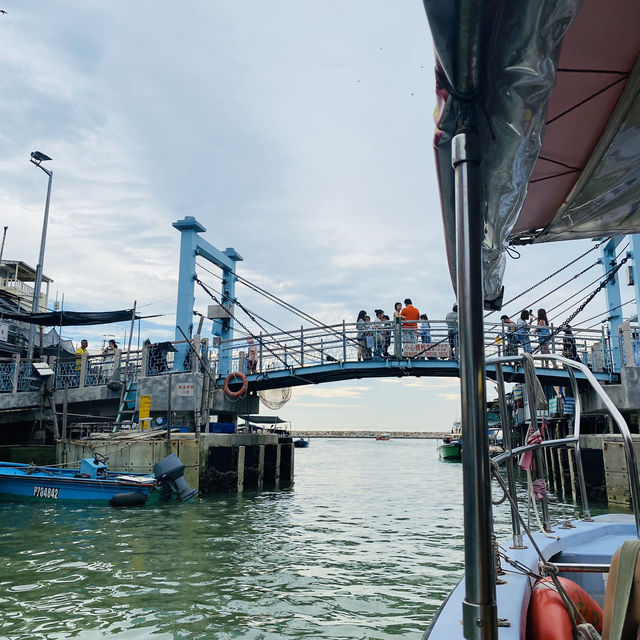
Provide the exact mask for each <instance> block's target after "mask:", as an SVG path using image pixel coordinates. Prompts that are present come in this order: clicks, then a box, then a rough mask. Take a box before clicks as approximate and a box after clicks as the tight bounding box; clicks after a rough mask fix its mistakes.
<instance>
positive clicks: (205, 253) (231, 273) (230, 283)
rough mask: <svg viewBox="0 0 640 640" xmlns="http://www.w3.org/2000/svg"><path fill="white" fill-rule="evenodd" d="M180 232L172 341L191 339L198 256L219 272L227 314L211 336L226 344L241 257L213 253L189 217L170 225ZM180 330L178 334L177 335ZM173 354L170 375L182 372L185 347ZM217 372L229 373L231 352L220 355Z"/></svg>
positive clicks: (229, 252) (229, 251)
mask: <svg viewBox="0 0 640 640" xmlns="http://www.w3.org/2000/svg"><path fill="white" fill-rule="evenodd" d="M173 226H174V227H175V228H176V229H177V230H178V231H180V268H179V276H178V303H177V309H176V331H175V339H176V341H180V340H184V336H183V335H182V332H184V335H186V336H187V337H188V338H191V337H192V336H191V334H192V332H193V305H194V301H195V298H194V283H195V281H196V278H197V276H196V257H197V256H202V257H203V258H204V259H205V260H208V261H209V262H211V263H212V264H214V265H216V266H217V267H220V269H222V299H221V301H220V302H221V304H222V307H224V308H225V309H226V311H227V312H228V313H227V314H226V315H227V317H225V318H220V319H217V320H215V321H214V325H213V334H214V336H215V337H217V338H219V339H220V340H230V339H231V338H232V337H233V305H234V303H235V285H236V262H239V261H240V260H242V256H241V255H240V254H239V253H238V252H237V251H236V250H235V249H233V248H231V247H229V248H227V249H225V250H224V251H220V250H219V249H216V248H215V247H214V246H213V245H212V244H210V243H209V242H207V241H206V240H204V239H203V238H201V237H200V236H199V235H198V234H199V233H203V232H204V231H206V228H205V227H204V226H203V225H202V224H200V223H199V222H198V221H197V220H196V219H195V218H194V217H193V216H185V217H184V218H183V219H182V220H178V221H176V222H174V223H173ZM180 329H182V332H181V331H180ZM176 349H177V353H176V354H175V359H174V363H175V364H174V371H184V369H185V367H184V364H185V358H186V356H187V354H188V352H189V345H188V344H184V343H179V344H177V345H176ZM218 372H219V373H220V374H221V375H224V376H226V375H227V374H228V373H230V372H231V352H229V351H228V352H222V353H221V354H220V359H219V362H218Z"/></svg>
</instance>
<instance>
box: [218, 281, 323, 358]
mask: <svg viewBox="0 0 640 640" xmlns="http://www.w3.org/2000/svg"><path fill="white" fill-rule="evenodd" d="M207 286H208V285H207ZM210 289H211V290H213V291H214V292H215V293H217V294H218V295H219V296H221V297H222V292H221V291H218V290H216V289H213V287H211V288H210ZM207 293H209V292H207ZM234 304H236V305H238V307H240V308H241V309H242V310H243V311H244V312H245V313H246V314H247V315H248V316H249V317H250V318H251V319H252V320H253V321H254V322H255V323H256V324H257V325H258V326H259V327H260V328H261V329H262V330H263V331H264V332H265V333H266V334H267V335H273V334H270V333H269V332H268V331H266V330H265V328H264V327H263V326H262V325H260V323H259V322H258V321H257V320H256V318H258V319H259V320H262V322H264V323H265V324H268V325H269V326H270V327H273V328H274V329H276V330H277V331H279V332H280V333H282V334H285V335H287V336H289V337H290V338H292V339H294V340H300V336H297V335H296V334H295V333H291V332H290V331H287V330H286V329H283V328H282V327H279V326H278V325H277V324H274V323H273V322H271V321H269V320H267V319H266V318H263V317H262V316H261V315H259V314H258V313H256V312H255V311H252V310H250V309H248V308H247V307H245V306H244V305H243V304H242V303H241V302H240V301H239V300H237V299H234ZM246 333H247V335H248V336H250V337H252V338H256V339H257V340H259V341H260V342H261V343H262V341H261V340H260V338H259V337H258V336H255V335H254V334H253V333H251V332H250V331H247V332H246ZM276 342H277V341H276ZM277 344H278V346H279V347H282V348H283V349H284V346H283V345H282V344H281V343H279V342H278V343H277ZM307 346H308V347H309V348H310V349H313V350H314V351H317V352H319V353H323V350H322V349H320V348H318V347H315V346H313V345H307Z"/></svg>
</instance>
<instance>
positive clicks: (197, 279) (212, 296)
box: [195, 278, 300, 368]
mask: <svg viewBox="0 0 640 640" xmlns="http://www.w3.org/2000/svg"><path fill="white" fill-rule="evenodd" d="M195 282H197V283H198V284H199V285H200V286H201V287H202V288H203V289H204V290H205V291H206V292H207V293H208V294H209V296H210V297H211V299H212V300H213V301H214V302H215V303H216V304H219V305H220V306H222V302H220V300H218V298H217V297H216V296H215V295H214V294H213V293H212V292H211V291H210V290H209V288H208V287H207V285H206V284H205V283H204V282H202V280H200V278H196V279H195ZM229 315H230V316H231V317H232V318H233V319H234V320H235V321H236V322H237V323H238V324H239V325H240V326H241V327H242V328H243V329H244V330H245V331H246V332H247V333H248V334H249V335H250V336H251V337H252V338H256V337H257V336H254V335H253V333H252V331H251V330H250V329H249V328H248V327H247V326H246V325H245V324H244V323H243V322H241V321H240V320H238V318H236V317H235V316H234V315H233V314H232V313H231V312H229ZM254 322H255V321H254ZM256 324H257V325H258V326H260V323H258V322H256ZM258 339H259V338H258ZM260 343H261V344H262V346H263V347H265V349H267V351H269V353H271V355H272V356H273V357H274V358H276V359H277V360H280V362H282V364H283V365H284V366H285V368H288V367H289V365H288V364H287V363H286V362H285V361H284V360H283V359H282V358H281V357H280V356H279V355H278V354H277V353H275V351H273V350H272V349H271V348H270V347H268V346H267V345H266V344H264V341H263V340H261V341H260ZM276 344H277V345H278V346H279V347H281V348H282V349H283V351H284V346H283V345H281V344H280V343H279V342H278V341H277V340H276ZM298 364H300V363H299V362H298Z"/></svg>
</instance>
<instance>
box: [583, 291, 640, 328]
mask: <svg viewBox="0 0 640 640" xmlns="http://www.w3.org/2000/svg"><path fill="white" fill-rule="evenodd" d="M632 302H635V298H631V300H627V301H626V302H623V303H622V304H619V305H617V306H615V307H611V309H607V310H606V311H603V312H602V313H597V314H596V315H595V316H591V317H590V318H587V319H586V320H583V321H582V322H591V321H592V320H595V319H596V318H599V317H600V316H606V315H607V314H608V313H611V312H612V311H617V310H618V309H622V307H624V306H626V305H628V304H631V303H632ZM609 319H610V318H605V319H604V320H601V321H600V322H598V323H596V324H594V325H592V327H597V326H598V325H599V324H601V323H602V322H606V321H607V320H609ZM592 327H587V328H588V329H591V328H592Z"/></svg>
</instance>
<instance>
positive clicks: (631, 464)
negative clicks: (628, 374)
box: [486, 354, 640, 538]
mask: <svg viewBox="0 0 640 640" xmlns="http://www.w3.org/2000/svg"><path fill="white" fill-rule="evenodd" d="M533 358H534V360H552V361H554V362H557V363H559V364H562V365H564V367H565V368H566V369H567V371H568V373H569V377H570V381H571V385H572V388H573V390H574V394H575V402H576V408H575V424H574V434H573V436H571V437H568V438H563V439H561V440H555V441H554V440H549V441H543V442H542V443H539V444H535V445H525V446H523V447H517V448H516V449H513V450H507V451H505V453H503V454H500V455H499V456H496V457H495V462H496V463H500V462H505V461H507V460H510V459H514V458H515V456H517V455H519V454H520V453H522V452H523V451H528V450H532V449H538V450H540V449H541V448H542V447H543V446H553V445H556V446H561V444H563V443H566V444H567V445H569V444H571V443H574V447H575V448H576V453H577V455H576V464H577V465H578V477H579V482H580V494H581V496H583V498H584V502H583V512H584V515H585V519H589V517H590V513H589V507H588V503H587V502H586V489H585V484H584V475H583V473H582V461H581V459H580V455H579V454H580V448H579V447H580V416H581V414H580V394H579V393H578V388H577V383H576V380H575V372H574V371H573V370H577V371H580V372H581V373H582V374H583V375H584V377H585V378H586V380H587V381H588V383H589V384H590V386H591V388H592V390H593V391H594V392H595V393H596V395H597V396H598V398H599V399H600V400H601V401H602V403H603V405H604V406H605V408H606V409H607V411H608V412H609V413H610V414H611V417H612V418H613V421H614V422H615V423H616V425H617V427H618V430H619V431H620V434H621V436H622V440H623V445H624V451H625V458H626V461H627V469H628V472H629V485H630V488H631V503H632V507H633V514H634V518H635V523H636V533H637V535H638V537H639V538H640V480H639V479H638V468H637V465H636V459H635V454H634V451H633V440H632V438H631V432H630V431H629V427H628V425H627V423H626V421H625V419H624V417H623V416H622V414H621V413H620V411H619V410H618V408H617V407H616V406H615V405H614V404H613V402H612V401H611V399H610V398H609V396H608V395H607V394H606V393H605V391H604V389H603V388H602V386H601V385H600V384H599V383H598V381H597V380H596V378H595V377H594V375H593V373H592V372H591V371H590V369H589V368H588V367H586V366H585V365H584V364H582V363H580V362H575V361H574V360H569V359H568V358H564V357H563V356H558V355H554V354H540V355H534V356H533ZM523 360H524V357H523V356H522V355H520V356H506V357H505V356H503V357H499V358H489V359H487V362H486V363H487V365H492V364H493V365H496V366H500V367H501V366H502V365H504V364H512V363H514V362H522V361H523ZM529 413H530V416H531V420H532V422H533V421H534V420H537V418H536V417H535V416H536V408H535V406H532V405H531V404H530V405H529ZM514 535H515V531H514Z"/></svg>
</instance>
